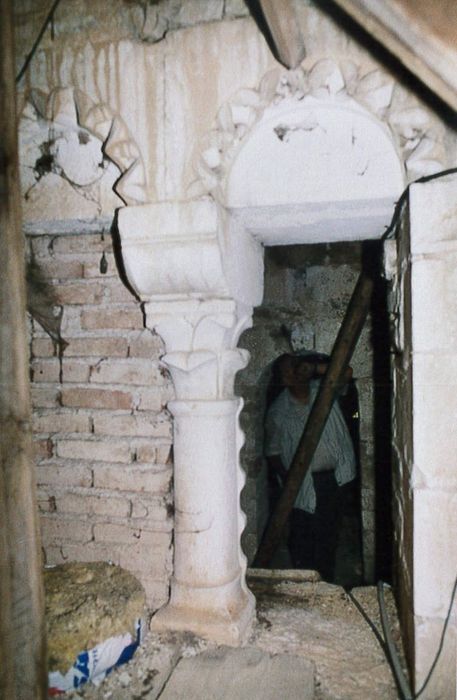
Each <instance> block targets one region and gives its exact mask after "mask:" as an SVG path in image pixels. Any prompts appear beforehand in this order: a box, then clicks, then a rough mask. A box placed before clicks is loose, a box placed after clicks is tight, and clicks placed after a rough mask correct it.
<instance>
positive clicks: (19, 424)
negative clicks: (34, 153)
mask: <svg viewBox="0 0 457 700" xmlns="http://www.w3.org/2000/svg"><path fill="white" fill-rule="evenodd" d="M0 16H1V18H2V19H1V22H0V250H1V251H2V272H1V274H0V387H1V389H0V533H1V534H0V605H1V611H0V697H1V698H5V700H6V699H8V700H20V699H24V698H27V699H28V698H30V700H44V699H45V698H46V681H47V669H46V654H45V645H44V622H43V608H44V606H43V585H42V579H41V557H40V549H39V538H38V527H37V521H38V513H37V503H36V497H35V485H34V473H33V467H32V459H31V428H30V396H29V393H30V392H29V381H28V351H27V338H26V314H25V304H26V294H25V273H24V270H25V264H24V243H23V236H22V231H21V215H20V198H19V177H18V158H17V130H16V92H15V83H14V60H13V26H12V20H11V6H10V0H0Z"/></svg>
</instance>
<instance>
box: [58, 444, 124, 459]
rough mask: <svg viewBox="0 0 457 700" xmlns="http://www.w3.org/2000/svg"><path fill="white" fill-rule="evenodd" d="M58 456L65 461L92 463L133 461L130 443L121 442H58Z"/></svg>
mask: <svg viewBox="0 0 457 700" xmlns="http://www.w3.org/2000/svg"><path fill="white" fill-rule="evenodd" d="M57 455H58V456H59V457H63V458H65V459H79V460H88V461H90V462H92V461H95V462H122V463H125V464H126V463H128V462H130V461H131V450H130V445H129V443H128V442H121V441H120V440H104V441H97V442H95V441H94V440H60V439H59V440H57Z"/></svg>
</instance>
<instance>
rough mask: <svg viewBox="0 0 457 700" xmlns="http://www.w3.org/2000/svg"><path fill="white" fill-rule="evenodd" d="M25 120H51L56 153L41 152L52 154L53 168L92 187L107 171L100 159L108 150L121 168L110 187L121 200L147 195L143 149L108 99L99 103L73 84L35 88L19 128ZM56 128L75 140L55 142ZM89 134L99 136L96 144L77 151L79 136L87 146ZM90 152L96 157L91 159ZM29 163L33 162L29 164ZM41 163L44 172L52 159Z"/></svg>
mask: <svg viewBox="0 0 457 700" xmlns="http://www.w3.org/2000/svg"><path fill="white" fill-rule="evenodd" d="M27 120H28V121H30V120H32V121H33V120H35V121H36V120H41V121H43V122H45V123H46V124H48V127H49V130H50V132H51V136H50V138H49V142H48V145H49V147H50V148H51V149H53V151H52V154H49V153H48V154H46V153H44V154H43V155H44V156H50V155H52V158H53V159H54V169H53V170H52V171H53V172H56V173H57V174H60V175H61V176H62V177H64V178H66V179H68V181H71V183H72V184H73V185H74V186H76V187H80V188H81V189H82V190H83V191H84V188H85V189H86V191H87V192H89V188H90V186H91V185H92V184H93V183H94V182H96V181H97V180H98V179H100V178H101V177H102V176H103V174H104V170H105V169H104V167H103V165H102V161H103V158H104V156H107V158H108V159H109V161H111V162H112V163H114V164H115V165H116V166H117V168H118V169H119V171H120V173H121V175H120V177H119V173H117V176H116V181H115V182H114V184H113V185H112V187H113V189H114V191H115V192H116V194H117V195H118V197H120V199H121V200H122V202H124V204H127V205H135V204H141V203H143V202H145V201H146V200H147V194H146V177H145V171H144V165H143V160H142V157H141V152H140V149H139V147H138V145H137V144H136V142H135V140H134V138H133V136H132V134H131V133H130V132H129V130H128V127H127V125H126V124H125V122H124V120H123V119H122V118H121V117H120V116H119V115H116V114H114V112H113V111H112V110H111V108H110V107H109V106H108V105H107V104H105V103H98V104H97V103H95V102H94V101H93V100H92V99H91V98H89V97H88V96H87V95H86V94H84V93H83V92H81V90H78V89H75V88H71V87H62V88H56V89H54V90H53V91H52V92H51V93H50V94H49V95H47V94H45V93H43V92H41V91H39V90H31V91H30V93H29V95H28V98H27V101H26V104H25V107H24V109H23V111H22V114H21V120H20V126H19V130H20V133H21V130H24V129H25V126H26V123H27ZM55 132H62V133H63V134H68V135H74V139H73V140H74V141H75V143H74V144H73V143H71V142H68V143H66V144H65V146H63V145H62V144H61V145H60V148H59V147H57V148H56V147H55V144H54V136H55ZM85 134H87V135H85ZM90 136H92V137H95V139H96V140H97V141H98V144H95V145H94V147H93V148H92V149H91V154H90V156H89V154H87V153H85V152H83V150H84V149H83V148H80V149H79V151H78V140H79V146H80V147H82V146H86V145H87V144H88V140H89V138H90ZM86 150H87V149H86ZM91 157H92V160H93V162H90V159H91ZM97 159H98V162H97ZM28 167H29V168H31V167H32V165H31V164H28ZM39 167H41V168H42V169H43V172H45V171H46V168H47V167H49V168H50V169H51V165H50V164H49V165H46V163H45V162H44V160H42V163H41V166H40V165H38V168H39ZM38 174H39V173H38ZM88 196H90V195H88Z"/></svg>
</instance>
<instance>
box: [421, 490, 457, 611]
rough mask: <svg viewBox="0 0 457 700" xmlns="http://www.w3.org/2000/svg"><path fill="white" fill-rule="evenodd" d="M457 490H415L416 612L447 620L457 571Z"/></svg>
mask: <svg viewBox="0 0 457 700" xmlns="http://www.w3.org/2000/svg"><path fill="white" fill-rule="evenodd" d="M456 505H457V491H456V490H454V491H453V492H445V491H437V490H431V489H414V549H413V553H414V572H415V573H414V612H415V614H416V615H419V616H421V617H430V618H441V619H443V620H444V618H445V616H446V613H447V609H448V605H449V600H450V596H451V590H452V586H453V584H454V580H455V577H456V572H457V539H456V536H455V533H456V532H457V508H456Z"/></svg>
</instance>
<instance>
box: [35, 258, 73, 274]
mask: <svg viewBox="0 0 457 700" xmlns="http://www.w3.org/2000/svg"><path fill="white" fill-rule="evenodd" d="M35 260H36V264H37V265H38V267H39V268H40V271H41V272H42V274H43V276H44V277H48V278H50V279H53V280H67V279H79V278H80V277H82V273H83V266H82V264H81V262H80V261H79V260H75V259H72V258H62V257H61V256H59V258H58V260H56V259H55V258H53V257H50V256H49V255H48V256H47V257H41V258H35Z"/></svg>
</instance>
